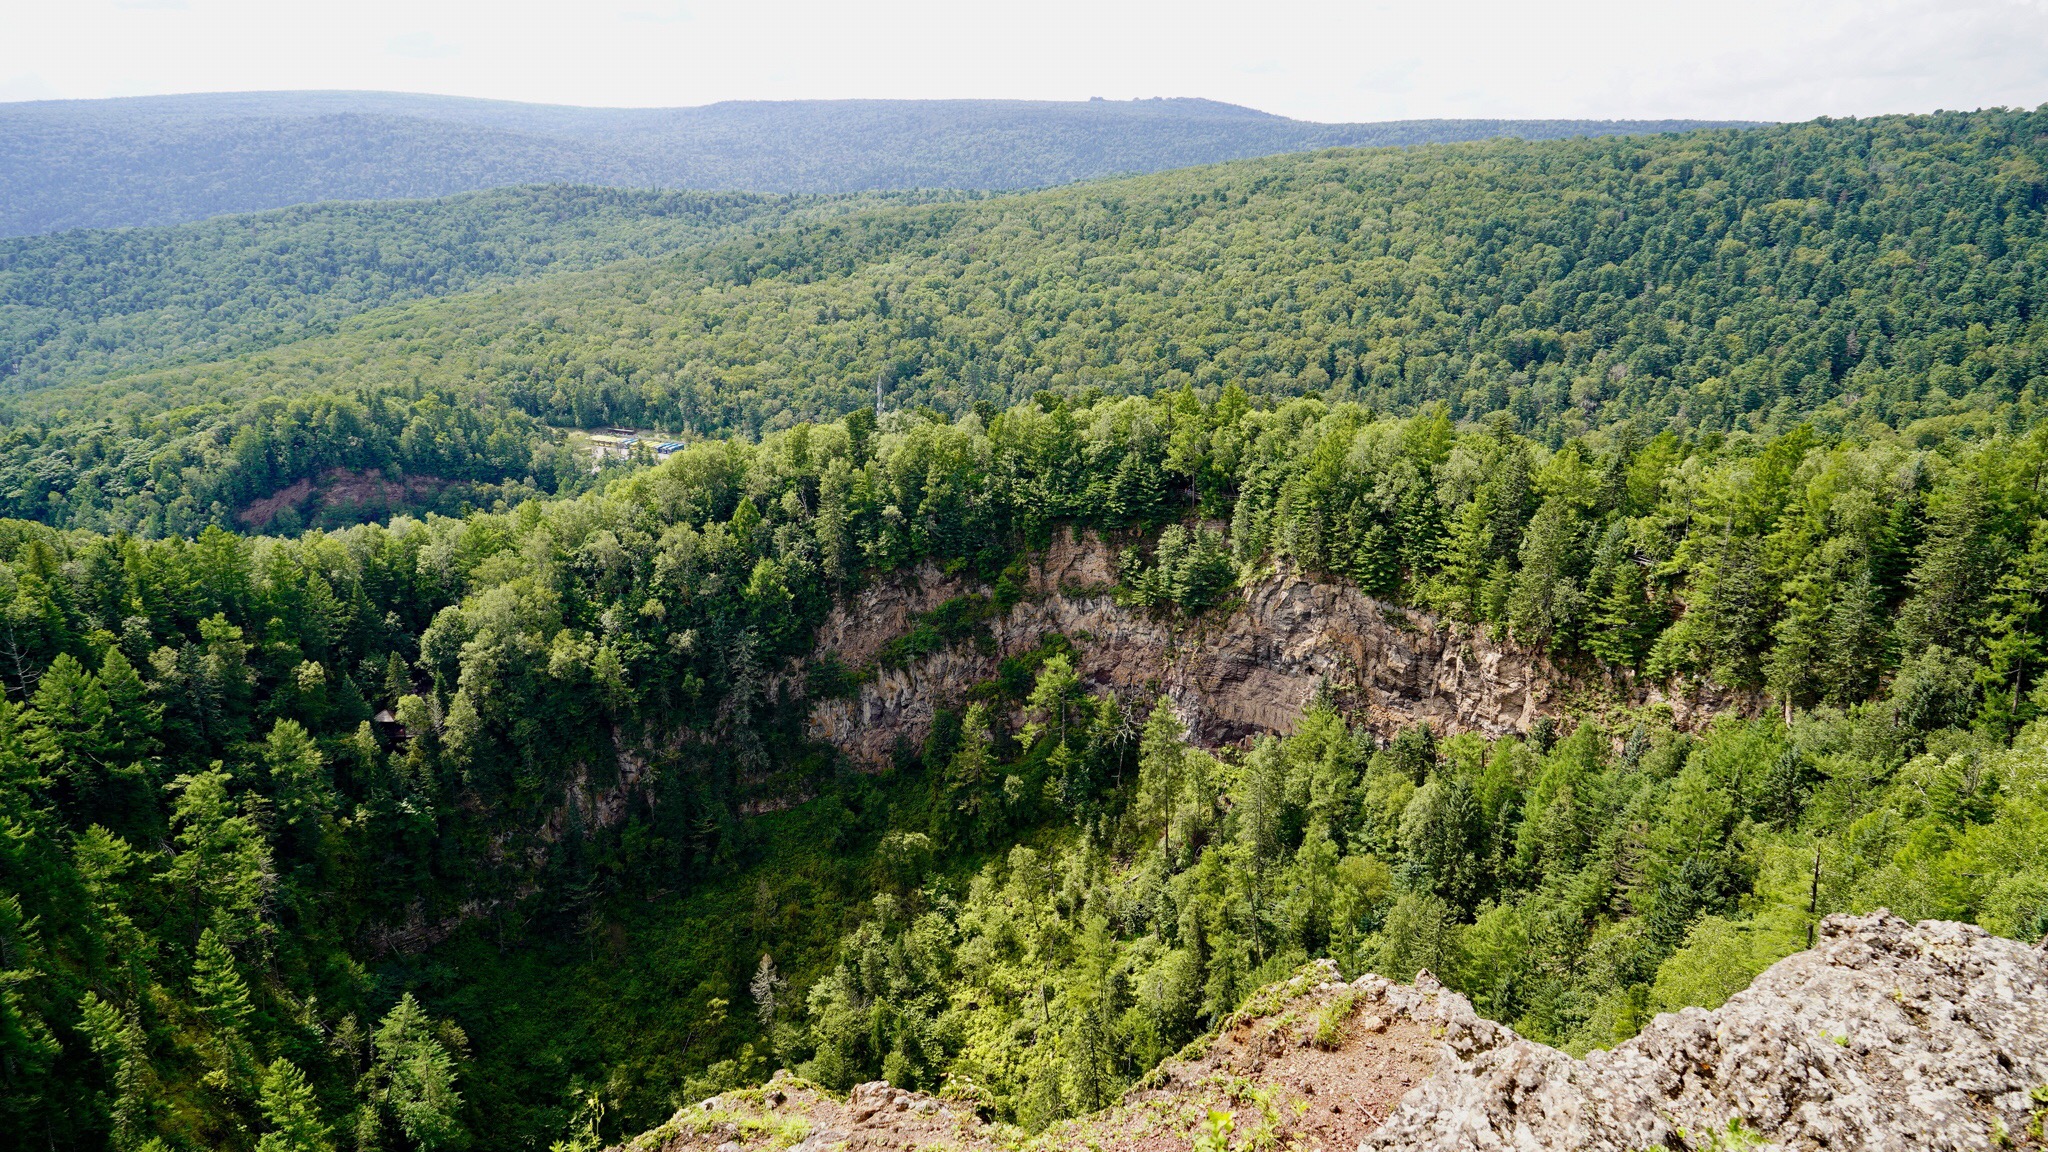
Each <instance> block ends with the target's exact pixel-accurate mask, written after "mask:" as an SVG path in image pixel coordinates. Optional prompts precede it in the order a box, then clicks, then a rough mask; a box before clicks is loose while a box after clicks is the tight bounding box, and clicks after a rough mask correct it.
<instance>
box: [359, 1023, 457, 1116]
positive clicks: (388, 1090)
mask: <svg viewBox="0 0 2048 1152" xmlns="http://www.w3.org/2000/svg"><path fill="white" fill-rule="evenodd" d="M374 1044H375V1047H376V1052H377V1059H376V1063H375V1065H373V1067H372V1069H371V1076H372V1077H373V1080H374V1083H375V1084H376V1099H377V1102H378V1103H379V1104H380V1105H381V1106H382V1107H383V1109H384V1110H385V1111H386V1112H388V1113H389V1114H390V1116H391V1118H392V1119H393V1120H394V1121H395V1122H396V1123H397V1124H398V1127H399V1129H400V1130H401V1131H403V1132H404V1133H405V1136H406V1139H408V1140H410V1141H412V1142H413V1144H414V1145H416V1146H417V1147H419V1148H421V1149H423V1150H426V1149H434V1148H440V1147H444V1146H452V1145H455V1144H458V1143H459V1142H460V1141H461V1139H462V1136H463V1131H462V1124H461V1121H460V1120H459V1119H458V1118H457V1114H458V1113H459V1111H460V1110H461V1108H462V1094H461V1093H460V1092H458V1091H457V1090H456V1084H455V1079H456V1074H455V1060H454V1058H453V1057H451V1056H449V1054H448V1049H447V1048H445V1047H443V1046H442V1044H441V1042H440V1040H438V1039H437V1038H436V1037H435V1036H434V1027H433V1022H432V1021H431V1020H429V1019H428V1018H427V1014H426V1012H425V1011H423V1010H421V1008H420V1005H419V1001H417V1000H414V999H413V997H412V993H410V992H408V993H406V994H405V995H404V996H403V997H401V998H400V999H399V1001H398V1003H397V1004H396V1005H395V1006H393V1008H392V1009H391V1011H390V1012H389V1013H388V1014H386V1015H385V1017H384V1019H383V1021H382V1022H381V1023H379V1024H378V1025H377V1031H376V1034H375V1037H374Z"/></svg>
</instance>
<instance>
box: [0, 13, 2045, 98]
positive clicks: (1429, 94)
mask: <svg viewBox="0 0 2048 1152" xmlns="http://www.w3.org/2000/svg"><path fill="white" fill-rule="evenodd" d="M0 43H5V44H6V45H7V51H6V53H5V57H4V60H0V100H26V99H38V98H47V97H93V96H126V95H143V94H150V93H163V92H193V91H228V90H247V89H266V88H381V89H392V90H400V91H412V92H439V93H449V94H454V95H464V96H491V97H499V98H504V99H513V100H535V101H545V102H552V103H565V104H607V105H681V104H704V103H709V102H712V101H715V100H728V99H790V98H798V97H847V96H868V97H936V96H982V97H1027V98H1049V99H1079V98H1084V97H1088V96H1107V97H1111V98H1125V97H1132V96H1207V97H1212V98H1214V99H1219V100H1229V101H1232V102H1235V103H1241V104H1248V105H1251V106H1253V107H1257V108H1263V109H1266V110H1268V111H1272V112H1280V113H1284V114H1286V115H1290V116H1298V117H1303V118H1306V119H1314V120H1383V119H1395V118H1403V117H1421V116H1509V117H1547V116H1558V117H1664V116H1696V117H1732V118H1754V119H1804V118H1807V117H1811V116H1818V115H1863V114H1870V113H1879V112H1906V111H1929V110H1932V109H1935V108H1977V107H1982V106H1987V105H1995V104H2005V105H2024V106H2028V107H2032V106H2035V105H2038V104H2041V103H2044V102H2048V0H1824V2H1815V3H1767V2H1763V0H1715V2H1712V3H1669V2H1661V0H1584V2H1579V3H1551V4H1542V3H1534V2H1527V0H1520V2H1518V0H1434V2H1432V0H1415V2H1412V3H1403V4H1396V3H1385V2H1383V0H1351V2H1345V0H1231V2H1228V3H1216V2H1212V0H1177V2H1172V3H1133V2H1127V0H1027V2H1024V3H1017V2H1014V0H1013V2H1012V3H1008V4H975V3H971V2H963V0H951V2H940V0H886V2H866V3H863V2H859V0H852V2H849V0H753V2H746V3H736V2H733V0H723V2H707V0H582V2H580V3H547V2H543V0H489V2H480V0H0Z"/></svg>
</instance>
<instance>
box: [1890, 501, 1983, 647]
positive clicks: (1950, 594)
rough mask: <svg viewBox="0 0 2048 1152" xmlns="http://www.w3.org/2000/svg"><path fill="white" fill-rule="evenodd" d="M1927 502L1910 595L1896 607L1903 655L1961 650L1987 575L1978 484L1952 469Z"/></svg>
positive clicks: (1981, 596)
mask: <svg viewBox="0 0 2048 1152" xmlns="http://www.w3.org/2000/svg"><path fill="white" fill-rule="evenodd" d="M1931 503H1932V507H1931V508H1930V509H1929V511H1930V513H1931V515H1930V517H1929V523H1928V526H1927V536H1926V538H1925V539H1924V540H1923V541H1922V542H1921V544H1920V551H1919V557H1918V561H1917V563H1915V564H1914V566H1913V573H1912V575H1911V576H1910V577H1908V580H1907V582H1908V584H1909V585H1910V586H1911V587H1912V590H1913V591H1912V595H1911V596H1910V597H1909V598H1908V599H1907V600H1906V602H1905V604H1904V605H1902V606H1901V607H1900V609H1899V621H1898V637H1899V644H1900V646H1901V647H1902V648H1903V649H1904V651H1905V652H1906V653H1907V654H1911V653H1913V652H1916V651H1919V650H1920V649H1922V648H1927V647H1930V646H1934V645H1939V646H1941V647H1944V648H1949V649H1953V650H1957V651H1963V650H1967V649H1968V648H1969V646H1970V641H1971V639H1972V638H1973V637H1972V635H1971V632H1972V626H1973V625H1974V624H1975V623H1976V620H1975V616H1976V611H1977V608H1978V605H1979V603H1980V601H1981V600H1982V599H1983V595H1984V593H1985V592H1986V591H1987V590H1988V585H1989V580H1990V577H1991V573H1990V571H1989V567H1990V561H1991V555H1990V550H1989V548H1988V541H1987V540H1986V539H1985V535H1984V530H1985V524H1986V519H1987V516H1988V510H1987V509H1986V507H1985V495H1984V482H1983V480H1982V479H1981V478H1979V477H1978V475H1977V474H1976V473H1975V472H1973V471H1970V470H1968V469H1966V468H1958V469H1957V470H1956V471H1955V472H1954V473H1953V474H1952V475H1951V476H1950V478H1949V481H1948V483H1946V484H1944V485H1943V486H1942V487H1941V488H1940V489H1939V490H1938V491H1937V492H1936V493H1935V499H1934V500H1933V501H1932V502H1931Z"/></svg>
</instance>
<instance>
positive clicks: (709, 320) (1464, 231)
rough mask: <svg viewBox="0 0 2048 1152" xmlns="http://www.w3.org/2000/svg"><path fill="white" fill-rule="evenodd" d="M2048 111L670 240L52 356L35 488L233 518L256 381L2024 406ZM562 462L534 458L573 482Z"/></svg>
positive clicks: (1756, 134) (768, 425)
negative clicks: (241, 339) (132, 349)
mask: <svg viewBox="0 0 2048 1152" xmlns="http://www.w3.org/2000/svg"><path fill="white" fill-rule="evenodd" d="M2041 117H2042V114H2040V113H2019V112H1988V113H1976V114H1954V115H1947V114H1944V115H1940V116H1932V117H1894V118H1886V119H1880V120H1870V121H1843V122H1823V123H1816V124H1805V125H1797V126H1788V127H1782V128H1768V129H1759V130H1752V131H1746V132H1702V133H1692V134H1685V135H1674V136H1646V137H1628V138H1601V139H1582V140H1570V141H1552V142H1541V143H1522V142H1492V143H1485V144H1473V145H1463V146H1457V147H1441V148H1424V149H1416V150H1401V151H1375V152H1332V153H1323V154H1317V155H1313V156H1297V157H1284V158H1278V159H1272V160H1264V161H1256V162H1247V163H1244V164H1239V165H1235V166H1231V167H1228V168H1223V169H1215V170H1202V171H1195V172H1179V173H1170V174H1164V175H1158V176H1151V177H1145V178H1140V179H1134V180H1127V181H1117V182H1113V183H1104V184H1094V185H1086V186H1080V187H1075V188H1070V189H1060V190H1055V191H1048V192H1040V193H1032V194H1028V195H1020V196H1012V197H998V198H995V199H990V200H982V201H975V202H969V203H946V204H938V205H927V206H900V207H892V208H887V209H881V210H876V211H871V212H855V213H851V214H845V213H826V214H824V218H820V217H818V216H807V215H803V214H799V215H798V217H797V218H793V219H790V220H789V221H788V222H787V226H785V227H780V228H776V229H772V230H767V231H763V232H760V233H757V234H753V235H749V236H747V237H745V238H742V239H737V240H732V241H729V242H726V243H722V244H712V245H710V246H708V247H704V248H698V249H692V250H689V251H686V252H683V253H681V254H679V255H677V256H675V257H672V258H669V259H666V260H662V261H657V262H647V261H627V262H625V263H622V264H618V265H613V266H609V267H606V268H602V269H596V270H592V271H589V272H582V273H564V274H560V275H555V276H549V277H546V278H543V279H541V280H538V281H535V282H532V283H524V284H517V285H512V286H508V287H506V288H503V289H498V290H493V291H489V292H483V293H470V294H458V295H455V296H450V297H444V298H441V299H437V300H431V301H423V302H419V303H415V304H412V305H409V306H405V307H401V308H396V309H392V310H388V311H380V312H375V313H372V314H369V315H366V316H361V317H357V318H355V319H353V320H348V321H345V322H343V323H342V324H341V325H340V329H339V330H338V331H336V332H334V333H333V334H330V335H323V336H314V337H311V338H308V339H304V340H299V341H294V342H291V343H288V344H285V345H282V346H279V347H275V348H270V349H266V350H262V351H257V352H252V353H249V354H247V355H243V356H238V357H233V358H230V359H226V360H221V361H217V362H213V363H207V364H197V365H188V366H183V367H172V368H164V369H159V370H155V371H150V372H144V373H141V374H138V375H127V376H122V377H119V378H117V379H113V380H109V381H104V382H98V383H82V384H76V385H68V386H62V387H52V388H46V389H44V390H42V391H39V392H37V393H34V394H32V395H29V396H26V397H23V398H21V399H18V400H16V401H15V402H13V404H12V405H11V406H10V411H9V412H8V414H7V415H8V424H9V437H8V440H9V442H8V443H6V444H5V445H0V475H5V476H8V477H11V478H10V479H8V480H7V482H6V483H5V484H4V485H0V507H4V510H6V511H7V512H9V513H10V514H13V515H17V516H23V517H28V518H32V519H40V520H45V521H47V522H52V523H57V524H66V525H69V524H76V525H79V526H87V527H96V528H103V529H126V530H142V531H149V530H163V531H189V530H190V525H191V524H192V523H193V520H192V516H193V515H197V516H199V517H202V518H204V517H207V516H209V515H210V516H212V517H213V522H217V523H222V524H224V525H226V524H231V523H232V520H231V519H227V518H225V517H226V516H228V515H231V514H232V512H233V511H234V509H233V508H232V507H229V506H224V512H222V513H213V512H211V511H209V509H208V508H207V506H206V505H204V504H201V505H200V506H199V508H198V509H197V510H196V512H194V513H186V514H181V515H171V516H168V517H166V516H164V515H162V514H160V513H158V512H157V509H159V508H161V507H166V506H169V505H172V504H174V503H175V502H176V501H177V500H178V499H179V497H180V496H182V495H183V494H184V491H185V490H187V489H189V488H192V487H195V486H196V487H200V488H204V487H207V486H208V485H207V478H206V477H205V476H204V475H203V474H204V473H206V472H207V471H208V470H210V469H212V468H214V467H218V466H220V465H219V464H216V463H215V462H214V459H215V452H216V450H217V447H218V446H219V445H220V444H221V443H222V442H224V441H225V440H226V439H227V438H229V437H231V436H232V435H233V434H234V432H235V429H234V426H235V425H236V424H237V423H238V422H241V421H243V420H245V419H246V414H247V412H248V411H249V407H250V405H252V404H254V403H256V402H258V401H262V400H267V399H270V398H273V397H276V396H279V395H283V396H288V397H292V398H298V399H305V400H306V401H307V402H309V403H316V402H318V403H326V404H341V403H343V402H344V399H343V398H344V397H347V398H354V399H356V400H357V402H365V403H366V402H367V401H363V400H361V399H360V398H361V397H362V396H363V395H364V394H365V393H371V394H388V393H389V392H391V391H392V390H396V391H397V392H399V393H402V394H407V395H418V394H420V393H421V392H422V391H425V392H430V393H433V394H437V395H441V396H444V397H447V398H449V402H450V403H453V404H454V405H456V406H457V407H464V408H474V409H476V410H478V411H479V412H480V413H483V415H482V416H481V417H480V418H481V419H484V420H486V421H488V422H491V423H494V424H498V425H499V426H501V427H504V428H507V429H508V430H512V431H513V434H515V435H519V436H522V437H523V438H525V439H527V440H528V444H527V446H526V448H525V450H524V451H522V452H516V453H513V454H512V455H514V456H518V457H521V458H527V459H533V458H540V459H543V460H545V459H546V457H545V454H544V453H540V454H538V456H537V454H536V449H539V448H540V447H542V444H541V442H540V440H541V439H542V438H544V437H543V433H542V432H541V431H540V429H541V427H542V426H552V427H581V428H592V427H598V426H603V425H610V424H629V425H633V426H639V427H658V428H663V429H667V430H671V431H675V432H691V433H699V434H723V433H727V432H735V431H738V432H746V433H759V432H761V431H763V430H768V429H774V428H779V427H785V426H788V425H790V424H794V423H796V422H799V421H802V420H806V419H809V420H821V419H831V418H834V417H836V416H837V415H839V414H841V413H844V412H846V411H848V410H849V409H851V408H853V407H855V406H857V405H860V404H863V403H867V402H870V401H871V400H872V398H873V396H874V393H875V390H876V388H877V387H878V386H879V387H880V388H881V390H882V392H883V395H884V399H885V402H886V403H887V404H889V405H891V406H898V407H911V406H916V405H930V406H932V407H935V408H937V409H938V410H940V411H943V412H948V413H960V412H965V411H967V410H969V409H971V408H972V407H973V406H974V405H975V404H976V403H978V402H983V401H989V402H994V403H997V404H1008V403H1015V402H1018V401H1020V400H1023V399H1026V398H1028V397H1030V396H1033V395H1035V394H1037V393H1038V392H1040V391H1047V390H1051V391H1055V392H1061V393H1065V394H1068V395H1070V396H1073V395H1081V394H1085V393H1086V391H1087V390H1088V389H1090V388H1099V389H1102V390H1104V391H1105V392H1108V393H1112V394H1156V393H1158V392H1162V391H1174V390H1177V389H1178V388H1180V387H1181V386H1182V385H1191V386H1193V387H1196V388H1197V389H1201V390H1203V391H1204V393H1205V394H1208V395H1213V394H1214V392H1215V390H1218V389H1220V388H1222V387H1223V386H1224V385H1226V384H1231V383H1235V384H1238V385H1240V386H1241V387H1244V388H1245V389H1247V390H1248V391H1250V392H1252V393H1253V394H1255V395H1265V396H1273V395H1292V394H1306V393H1314V394H1320V395H1322V396H1324V397H1326V398H1329V399H1333V400H1335V399H1341V398H1349V399H1354V400H1357V401H1360V402H1363V403H1367V404H1370V405H1372V406H1374V407H1376V408H1378V409H1379V410H1382V411H1396V412H1407V411H1413V410H1414V409H1415V408H1416V406H1417V405H1419V404H1422V403H1425V402H1428V401H1432V400H1436V401H1441V402H1443V403H1445V404H1447V405H1448V412H1449V414H1450V415H1451V416H1452V417H1453V418H1454V419H1458V420H1479V419H1483V418H1486V417H1488V416H1490V415H1491V414H1494V413H1503V414H1505V416H1506V417H1507V418H1510V419H1512V420H1514V421H1515V422H1516V423H1517V425H1518V426H1519V427H1520V429H1521V430H1522V431H1523V432H1525V433H1528V434H1531V435H1534V436H1535V437H1536V438H1538V439H1540V440H1542V441H1544V442H1545V443H1547V444H1550V445H1551V446H1553V447H1555V446H1558V445H1560V444H1562V443H1563V442H1564V440H1565V439H1567V438H1570V437H1572V436H1575V435H1578V434H1580V433H1582V432H1585V431H1589V430H1598V429H1601V428H1605V427H1607V426H1609V425H1611V424H1613V423H1615V422H1616V421H1619V420H1623V419H1633V420H1636V421H1638V427H1640V428H1641V429H1642V430H1643V432H1644V434H1646V435H1653V434H1654V433H1655V432H1656V431H1658V430H1660V428H1662V427H1666V426H1668V427H1671V428H1673V429H1675V430H1678V431H1681V432H1683V431H1685V430H1689V429H1707V430H1735V429H1744V430H1750V431H1768V432H1784V431H1787V430H1789V429H1790V428H1792V427H1793V426H1794V425H1796V424H1797V423H1799V422H1801V421H1802V420H1809V419H1810V420H1812V421H1813V422H1814V423H1815V424H1816V426H1817V427H1818V428H1820V429H1822V430H1824V431H1826V432H1828V433H1830V434H1835V433H1839V432H1843V431H1854V430H1855V429H1857V428H1859V427H1862V426H1863V425H1865V424H1868V423H1884V424H1887V425H1890V426H1892V427H1897V428H1907V427H1917V428H1921V429H1924V430H1925V435H1928V436H1935V437H1940V436H1946V435H1948V434H1949V432H1950V430H1951V426H1952V425H1956V424H1958V423H1960V424H1979V423H1981V421H1982V417H1983V416H1984V414H1986V413H1992V414H1995V415H1998V416H2000V417H2002V418H2003V419H2005V421H2006V422H2007V425H2008V426H2017V423H2018V422H2019V421H2021V420H2022V419H2023V417H2024V414H2025V411H2027V410H2023V409H2019V408H2015V407H2013V405H2014V404H2015V403H2017V402H2018V401H2020V400H2022V399H2023V398H2028V397H2031V396H2032V392H2031V388H2032V387H2033V381H2034V380H2036V379H2037V378H2038V377H2039V376H2040V375H2041V373H2042V372H2043V357H2044V355H2048V353H2044V351H2043V349H2044V347H2048V344H2044V341H2043V337H2042V334H2041V325H2042V324H2043V323H2044V322H2048V321H2044V319H2043V317H2044V316H2048V308H2044V306H2043V303H2044V299H2043V298H2044V293H2048V271H2044V266H2043V263H2042V261H2043V256H2042V253H2043V251H2044V246H2043V244H2042V242H2041V241H2042V229H2043V228H2044V213H2043V211H2042V208H2043V205H2044V203H2048V168H2044V167H2043V161H2044V159H2048V157H2044V156H2043V153H2042V150H2043V147H2044V146H2043V145H2042V144H2041V143H2040V141H2041V140H2043V139H2048V132H2044V131H2043V129H2042V127H2041V125H2042V118H2041ZM622 227H623V226H622ZM80 243H83V241H80ZM120 355H121V356H123V357H127V356H128V355H129V354H128V353H125V352H123V353H120ZM321 393H335V394H336V396H335V397H334V398H333V399H331V400H324V399H322V398H321V397H320V395H319V394H321ZM514 413H517V414H520V415H523V416H524V417H525V418H527V419H530V420H531V421H534V422H536V423H534V424H531V425H526V426H525V430H523V431H521V430H518V428H517V427H516V426H515V424H514V423H513V416H512V414H514ZM391 434H393V435H395V434H396V431H395V429H394V430H393V431H392V433H391ZM311 435H312V436H314V437H315V438H316V439H318V438H321V437H323V436H324V435H325V434H324V433H322V432H319V431H317V430H316V431H314V432H313V433H311ZM309 447H311V448H312V450H314V451H315V452H325V453H329V454H333V453H339V452H344V451H347V450H349V449H348V447H347V446H346V445H336V444H329V443H321V444H317V445H309ZM166 458H167V459H170V460H173V461H176V462H177V468H178V472H177V478H176V479H175V480H172V481H170V482H166V481H165V480H164V479H163V478H162V475H161V473H160V472H158V471H156V470H155V469H156V465H155V462H156V461H157V460H159V459H166ZM194 468H196V469H198V471H199V473H200V474H201V475H200V476H198V477H197V480H198V483H197V484H196V485H195V484H194V481H193V478H190V477H188V472H189V471H190V470H191V469H194ZM545 471H546V465H545V464H543V465H542V466H541V468H540V470H539V472H540V473H542V474H536V473H534V472H521V473H516V474H511V475H507V476H504V477H503V478H504V479H511V480H521V481H531V482H533V483H535V484H536V485H538V486H540V487H541V488H543V489H551V488H552V482H551V481H550V480H549V479H548V478H547V477H546V476H545V475H544V473H545ZM46 475H47V476H48V480H47V481H44V480H43V479H42V477H44V476H46ZM291 479H296V477H290V478H286V480H285V482H290V480H291ZM100 492H107V493H115V494H119V495H123V496H125V495H127V494H130V493H133V494H135V495H136V497H137V498H136V500H135V501H133V502H132V503H131V504H130V505H129V506H124V507H121V508H118V509H115V508H110V507H108V502H107V501H106V500H105V499H104V498H103V497H101V496H100V495H98V493H100ZM53 494H54V495H53Z"/></svg>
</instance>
